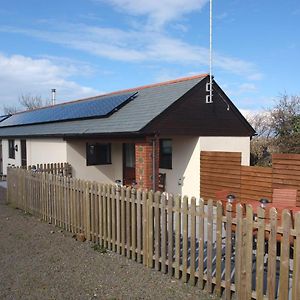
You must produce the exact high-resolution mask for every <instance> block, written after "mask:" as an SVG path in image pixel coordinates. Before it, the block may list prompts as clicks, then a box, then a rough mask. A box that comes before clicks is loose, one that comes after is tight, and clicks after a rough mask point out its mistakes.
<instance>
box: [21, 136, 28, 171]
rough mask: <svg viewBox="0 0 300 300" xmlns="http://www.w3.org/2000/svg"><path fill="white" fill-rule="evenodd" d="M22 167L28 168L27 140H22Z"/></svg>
mask: <svg viewBox="0 0 300 300" xmlns="http://www.w3.org/2000/svg"><path fill="white" fill-rule="evenodd" d="M21 166H22V167H23V168H26V167H27V151H26V140H21Z"/></svg>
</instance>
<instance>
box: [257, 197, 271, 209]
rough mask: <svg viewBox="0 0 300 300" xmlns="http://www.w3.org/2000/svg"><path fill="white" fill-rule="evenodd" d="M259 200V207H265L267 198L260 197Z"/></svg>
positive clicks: (267, 201)
mask: <svg viewBox="0 0 300 300" xmlns="http://www.w3.org/2000/svg"><path fill="white" fill-rule="evenodd" d="M259 202H260V207H262V208H265V207H266V206H267V204H268V203H269V200H268V199H267V198H261V199H260V200H259Z"/></svg>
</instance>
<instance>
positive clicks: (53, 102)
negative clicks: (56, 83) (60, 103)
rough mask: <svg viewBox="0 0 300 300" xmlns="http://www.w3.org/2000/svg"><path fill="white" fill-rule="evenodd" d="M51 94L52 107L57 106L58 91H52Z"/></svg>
mask: <svg viewBox="0 0 300 300" xmlns="http://www.w3.org/2000/svg"><path fill="white" fill-rule="evenodd" d="M51 93H52V105H55V102H56V89H52V90H51Z"/></svg>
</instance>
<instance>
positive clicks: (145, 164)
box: [135, 140, 159, 190]
mask: <svg viewBox="0 0 300 300" xmlns="http://www.w3.org/2000/svg"><path fill="white" fill-rule="evenodd" d="M152 148H153V147H152V141H149V142H142V143H136V144H135V174H136V175H135V178H136V182H137V186H138V188H143V189H152V187H153V184H152V182H153V176H152V172H153V151H152ZM155 158H156V161H155V186H156V189H155V190H157V188H158V173H159V168H158V163H159V145H158V140H157V141H156V151H155Z"/></svg>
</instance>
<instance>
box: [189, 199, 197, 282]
mask: <svg viewBox="0 0 300 300" xmlns="http://www.w3.org/2000/svg"><path fill="white" fill-rule="evenodd" d="M190 212H191V213H190V218H191V221H190V224H191V235H190V237H191V246H190V250H191V254H190V257H191V258H190V280H189V283H190V284H191V285H192V286H194V285H195V282H196V278H195V272H196V198H195V197H192V198H191V209H190Z"/></svg>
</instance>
